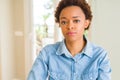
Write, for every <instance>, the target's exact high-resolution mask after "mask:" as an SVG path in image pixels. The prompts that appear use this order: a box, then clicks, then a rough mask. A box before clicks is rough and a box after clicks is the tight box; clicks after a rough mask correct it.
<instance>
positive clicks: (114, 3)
mask: <svg viewBox="0 0 120 80" xmlns="http://www.w3.org/2000/svg"><path fill="white" fill-rule="evenodd" d="M119 3H120V0H92V9H93V15H94V18H93V23H92V31H91V32H92V41H93V42H95V43H97V44H99V45H101V46H103V47H104V48H105V49H106V50H107V51H108V52H109V57H110V61H111V67H112V80H120V77H119V72H120V62H119V61H120V36H119V34H120V9H119V8H120V4H119Z"/></svg>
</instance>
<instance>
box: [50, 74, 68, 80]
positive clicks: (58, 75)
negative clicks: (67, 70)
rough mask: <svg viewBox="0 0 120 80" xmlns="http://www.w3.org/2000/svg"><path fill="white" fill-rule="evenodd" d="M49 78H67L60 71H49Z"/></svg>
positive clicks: (65, 79)
mask: <svg viewBox="0 0 120 80" xmlns="http://www.w3.org/2000/svg"><path fill="white" fill-rule="evenodd" d="M49 80H67V78H66V75H65V74H64V73H61V72H49Z"/></svg>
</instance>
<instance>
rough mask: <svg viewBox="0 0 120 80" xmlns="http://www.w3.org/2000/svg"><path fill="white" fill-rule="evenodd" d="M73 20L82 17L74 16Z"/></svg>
mask: <svg viewBox="0 0 120 80" xmlns="http://www.w3.org/2000/svg"><path fill="white" fill-rule="evenodd" d="M72 18H80V16H73V17H72Z"/></svg>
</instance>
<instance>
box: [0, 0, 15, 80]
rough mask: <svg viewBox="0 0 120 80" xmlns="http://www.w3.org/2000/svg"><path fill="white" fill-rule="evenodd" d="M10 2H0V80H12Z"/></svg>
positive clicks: (12, 56)
mask: <svg viewBox="0 0 120 80" xmlns="http://www.w3.org/2000/svg"><path fill="white" fill-rule="evenodd" d="M12 5H13V4H12V0H0V69H1V71H0V73H1V74H0V76H1V78H0V80H12V79H13V78H14V74H15V67H14V51H13V49H14V45H13V44H14V43H13V41H14V39H13V9H12Z"/></svg>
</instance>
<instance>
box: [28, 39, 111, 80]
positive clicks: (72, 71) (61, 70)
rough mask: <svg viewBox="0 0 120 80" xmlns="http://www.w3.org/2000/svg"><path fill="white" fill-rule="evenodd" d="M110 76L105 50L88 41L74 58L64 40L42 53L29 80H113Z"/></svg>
mask: <svg viewBox="0 0 120 80" xmlns="http://www.w3.org/2000/svg"><path fill="white" fill-rule="evenodd" d="M86 40H87V39H86ZM110 74H111V67H110V61H109V58H108V55H107V52H106V51H105V50H104V49H103V48H101V47H99V46H97V45H95V44H93V43H91V42H89V41H88V40H87V43H86V46H85V47H84V49H83V50H82V52H81V53H78V54H77V55H75V56H74V57H73V56H72V55H71V54H70V52H69V51H68V49H67V48H66V45H65V42H64V40H63V41H61V42H57V43H55V44H50V45H47V46H46V47H44V48H43V49H42V50H41V51H40V53H39V55H38V56H37V58H36V60H35V62H34V64H33V66H32V69H31V71H30V73H29V75H28V78H27V80H111V75H110Z"/></svg>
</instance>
